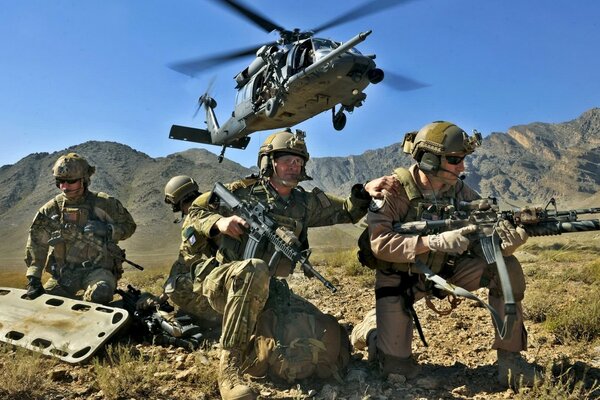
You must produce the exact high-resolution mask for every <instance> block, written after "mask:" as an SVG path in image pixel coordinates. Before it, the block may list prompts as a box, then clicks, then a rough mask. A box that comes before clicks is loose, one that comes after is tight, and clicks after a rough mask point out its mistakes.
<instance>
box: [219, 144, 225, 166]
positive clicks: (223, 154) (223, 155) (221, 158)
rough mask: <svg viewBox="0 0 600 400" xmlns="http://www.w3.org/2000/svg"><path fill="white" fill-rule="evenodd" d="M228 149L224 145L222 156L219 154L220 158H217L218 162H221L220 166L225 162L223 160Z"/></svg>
mask: <svg viewBox="0 0 600 400" xmlns="http://www.w3.org/2000/svg"><path fill="white" fill-rule="evenodd" d="M226 148H227V147H226V146H225V145H223V147H221V154H219V156H218V157H217V161H219V164H221V163H222V162H223V158H225V149H226Z"/></svg>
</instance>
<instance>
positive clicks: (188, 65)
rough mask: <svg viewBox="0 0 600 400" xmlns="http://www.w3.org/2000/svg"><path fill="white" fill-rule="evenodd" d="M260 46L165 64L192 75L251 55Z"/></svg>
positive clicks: (174, 69)
mask: <svg viewBox="0 0 600 400" xmlns="http://www.w3.org/2000/svg"><path fill="white" fill-rule="evenodd" d="M273 44H276V43H275V42H272V43H266V44H265V45H267V46H268V45H273ZM260 47H261V45H255V46H252V47H248V48H245V49H240V50H235V51H232V52H228V53H223V54H217V55H215V56H210V57H199V58H192V59H189V60H186V61H180V62H176V63H172V64H168V65H167V66H168V67H169V68H171V69H172V70H173V71H177V72H179V73H181V74H184V75H187V76H190V77H194V76H196V75H198V73H199V72H201V71H203V70H207V69H210V68H212V67H215V66H217V65H220V64H223V63H226V62H229V61H233V60H236V59H238V58H242V57H248V56H251V55H255V54H256V51H257V50H258V49H259V48H260Z"/></svg>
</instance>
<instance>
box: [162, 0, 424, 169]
mask: <svg viewBox="0 0 600 400" xmlns="http://www.w3.org/2000/svg"><path fill="white" fill-rule="evenodd" d="M213 1H215V2H217V3H220V4H222V5H224V6H227V7H229V8H230V9H232V10H234V11H235V12H237V13H239V14H241V15H242V16H243V17H245V18H246V19H248V20H250V21H251V22H253V23H254V24H256V25H257V26H259V27H260V28H262V29H263V30H265V31H266V32H268V33H270V32H273V31H277V32H278V33H279V36H280V38H279V40H277V41H276V42H271V43H266V44H264V45H262V46H260V47H258V48H257V46H253V47H251V48H246V49H241V50H237V51H233V52H230V53H226V54H220V55H216V56H211V57H205V58H198V59H192V60H187V61H183V62H179V63H174V64H171V65H170V66H169V67H170V68H171V69H173V70H175V71H177V72H180V73H183V74H185V75H188V76H192V77H194V76H196V75H197V74H198V73H199V72H202V71H204V70H206V69H208V68H211V67H215V66H217V65H220V64H222V63H224V62H228V61H231V60H234V59H237V58H240V57H248V56H251V55H255V59H254V60H253V61H252V62H251V63H250V64H249V65H248V66H247V67H246V68H244V69H243V70H242V71H241V72H240V73H238V74H237V75H236V76H235V78H234V79H235V82H236V86H235V89H236V90H237V95H236V98H235V109H234V111H233V112H232V114H231V115H232V116H231V118H229V119H228V120H227V121H226V122H225V123H224V124H223V125H222V126H221V125H219V122H218V120H217V117H216V115H215V112H214V109H215V107H216V106H217V102H216V101H215V99H213V98H212V97H210V95H209V92H208V90H207V92H205V93H204V94H203V95H202V96H200V98H199V99H198V109H200V108H201V107H204V109H205V111H206V125H207V129H198V128H191V127H186V126H180V125H173V126H172V127H171V131H170V134H169V137H170V138H171V139H178V140H186V141H192V142H197V143H203V144H211V145H217V146H221V147H222V149H221V154H220V155H219V162H220V161H222V160H223V157H224V154H225V149H226V148H228V147H231V148H237V149H245V148H246V147H247V145H248V143H249V142H250V137H249V136H248V135H250V134H251V133H253V132H257V131H263V130H271V129H279V128H286V127H291V126H293V125H296V124H298V123H300V122H302V121H305V120H307V119H309V118H311V117H313V116H315V115H317V114H320V113H321V112H323V111H327V110H331V112H332V122H333V127H334V128H335V129H336V130H338V131H339V130H342V129H344V127H345V125H346V114H345V112H346V111H348V112H352V111H353V110H354V109H355V108H356V107H360V106H361V105H362V104H363V102H364V101H365V99H366V97H367V95H366V94H365V93H364V92H363V91H364V89H365V88H366V87H367V86H368V85H369V84H376V83H379V82H381V81H382V80H383V78H384V72H383V71H382V70H381V69H380V68H377V66H376V64H375V61H374V59H375V55H364V54H362V53H361V52H360V51H358V50H357V49H356V48H354V46H355V45H357V44H359V43H361V42H363V41H364V40H365V39H366V38H367V37H368V36H369V35H370V34H371V31H370V30H369V31H366V32H361V33H359V34H357V35H356V36H354V37H352V38H351V39H349V40H348V41H346V42H344V43H340V42H336V41H333V40H330V39H323V38H317V37H315V36H314V35H315V34H316V33H318V32H320V31H322V30H325V29H328V28H331V27H333V26H336V25H339V24H342V23H345V22H348V21H351V20H354V19H356V18H359V17H363V16H366V15H368V14H371V13H374V12H378V11H382V10H383V9H385V8H389V7H393V6H397V5H400V4H402V3H406V2H408V1H409V0H384V1H375V0H371V1H370V2H368V3H364V4H362V5H359V6H358V7H356V8H354V9H353V10H351V11H349V12H347V13H345V14H343V15H341V16H339V17H337V18H335V19H333V20H331V21H329V22H327V23H325V24H322V25H321V26H319V27H317V28H315V29H312V30H308V31H301V30H300V29H294V30H287V29H285V28H283V27H282V26H280V25H278V24H276V23H274V22H272V21H270V20H269V19H267V18H266V17H264V16H262V15H260V14H258V13H257V12H255V11H252V10H251V9H249V8H248V7H247V6H245V5H242V4H241V3H240V2H238V1H235V0H213ZM392 77H393V78H394V79H393V81H394V82H395V83H396V85H395V86H396V88H397V89H399V90H413V89H418V88H421V87H424V86H426V85H424V84H422V83H420V82H417V81H414V80H412V79H410V78H406V77H402V76H394V75H393V74H392ZM338 104H339V107H338V108H337V110H336V106H337V105H338Z"/></svg>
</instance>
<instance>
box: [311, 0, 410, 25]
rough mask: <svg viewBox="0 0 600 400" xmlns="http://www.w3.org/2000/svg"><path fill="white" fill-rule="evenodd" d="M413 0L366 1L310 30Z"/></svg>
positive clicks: (338, 23) (348, 20)
mask: <svg viewBox="0 0 600 400" xmlns="http://www.w3.org/2000/svg"><path fill="white" fill-rule="evenodd" d="M412 1H414V0H371V1H369V2H368V3H365V4H362V5H359V6H358V7H355V8H354V9H352V10H350V11H348V12H347V13H345V14H343V15H340V16H338V17H336V18H334V19H332V20H331V21H329V22H326V23H324V24H322V25H321V26H319V27H317V28H315V29H311V31H312V32H314V33H318V32H320V31H323V30H325V29H329V28H331V27H333V26H337V25H341V24H345V23H346V22H350V21H353V20H355V19H358V18H362V17H366V16H367V15H370V14H374V13H377V12H380V11H383V10H385V9H387V8H391V7H396V6H399V5H402V4H406V3H410V2H412Z"/></svg>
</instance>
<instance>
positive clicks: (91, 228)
mask: <svg viewBox="0 0 600 400" xmlns="http://www.w3.org/2000/svg"><path fill="white" fill-rule="evenodd" d="M83 233H92V234H94V235H96V236H100V237H102V238H105V237H109V238H110V237H112V228H111V226H110V225H109V224H107V223H105V222H102V221H88V223H87V224H86V225H85V226H84V227H83Z"/></svg>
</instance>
